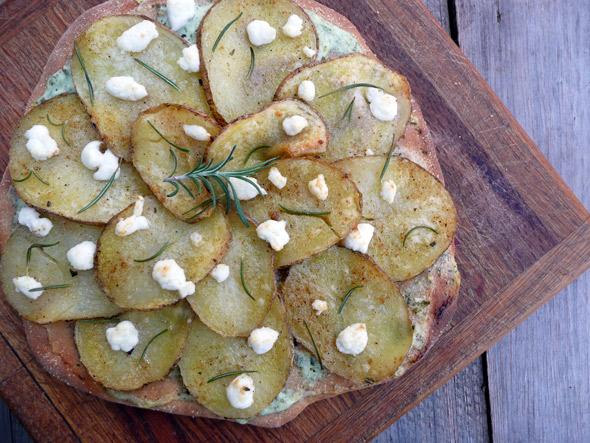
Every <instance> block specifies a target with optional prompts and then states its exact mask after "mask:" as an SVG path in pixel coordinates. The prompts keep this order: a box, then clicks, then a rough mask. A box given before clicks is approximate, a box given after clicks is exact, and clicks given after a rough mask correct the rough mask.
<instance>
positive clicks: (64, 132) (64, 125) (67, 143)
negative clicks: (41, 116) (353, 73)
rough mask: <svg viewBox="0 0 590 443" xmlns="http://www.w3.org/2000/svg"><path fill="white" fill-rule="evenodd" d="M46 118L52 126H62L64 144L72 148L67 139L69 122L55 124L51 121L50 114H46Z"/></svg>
mask: <svg viewBox="0 0 590 443" xmlns="http://www.w3.org/2000/svg"><path fill="white" fill-rule="evenodd" d="M45 116H46V117H47V121H48V122H49V124H50V125H51V126H55V127H60V126H61V138H63V140H64V143H65V144H66V145H68V146H72V145H70V142H69V141H68V139H67V138H66V123H67V121H65V122H63V123H54V122H52V121H51V119H50V118H49V114H45Z"/></svg>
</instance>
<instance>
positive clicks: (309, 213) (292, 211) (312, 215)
mask: <svg viewBox="0 0 590 443" xmlns="http://www.w3.org/2000/svg"><path fill="white" fill-rule="evenodd" d="M279 207H280V208H281V209H282V210H283V211H284V212H286V213H287V214H293V215H309V216H311V217H320V216H322V215H329V214H331V213H332V211H323V212H311V211H296V210H295V209H289V208H286V207H284V206H283V205H281V204H279Z"/></svg>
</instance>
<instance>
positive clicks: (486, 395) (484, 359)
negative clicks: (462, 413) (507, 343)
mask: <svg viewBox="0 0 590 443" xmlns="http://www.w3.org/2000/svg"><path fill="white" fill-rule="evenodd" d="M481 357H482V362H481V363H482V365H481V366H482V370H483V380H484V389H485V391H484V398H485V402H486V419H487V421H488V437H489V439H490V440H489V441H490V443H494V427H493V426H494V423H493V420H492V400H491V398H490V378H489V375H488V352H487V351H486V352H484V353H483V354H482V355H481Z"/></svg>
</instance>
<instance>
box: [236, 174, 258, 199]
mask: <svg viewBox="0 0 590 443" xmlns="http://www.w3.org/2000/svg"><path fill="white" fill-rule="evenodd" d="M248 179H249V180H250V181H251V182H252V183H255V184H256V185H258V187H259V188H260V191H261V192H262V195H266V194H267V192H266V191H265V190H264V188H263V187H261V186H260V185H259V184H258V181H257V180H256V179H255V178H254V177H248ZM229 181H230V183H231V184H232V185H233V187H234V189H235V190H236V194H238V200H252V199H253V198H254V197H256V196H257V195H259V194H258V190H257V189H256V187H254V186H252V185H251V184H250V183H248V182H245V181H244V180H240V179H239V178H235V177H230V178H229ZM229 197H230V198H231V199H232V200H233V199H234V193H233V192H232V190H231V189H230V190H229Z"/></svg>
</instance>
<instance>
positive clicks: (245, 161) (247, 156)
mask: <svg viewBox="0 0 590 443" xmlns="http://www.w3.org/2000/svg"><path fill="white" fill-rule="evenodd" d="M270 148H272V146H268V145H262V146H256V147H255V148H254V149H252V150H251V151H250V152H248V155H246V158H245V159H244V163H243V164H244V165H245V164H246V163H248V160H250V157H251V156H252V154H254V153H255V152H256V151H259V150H261V149H270Z"/></svg>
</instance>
